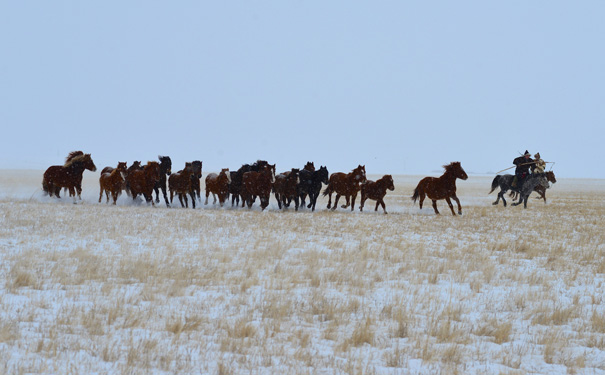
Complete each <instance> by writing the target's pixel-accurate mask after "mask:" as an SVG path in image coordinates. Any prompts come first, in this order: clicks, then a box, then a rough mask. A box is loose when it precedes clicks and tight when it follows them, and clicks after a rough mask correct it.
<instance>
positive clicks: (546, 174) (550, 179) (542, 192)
mask: <svg viewBox="0 0 605 375" xmlns="http://www.w3.org/2000/svg"><path fill="white" fill-rule="evenodd" d="M544 177H546V180H547V181H548V182H551V183H553V184H554V183H556V182H557V178H556V177H555V172H553V171H548V172H544ZM548 188H550V186H548V187H544V185H542V184H538V185H536V187H535V188H534V191H535V192H536V193H538V194H540V196H539V197H536V199H544V203H546V189H548ZM490 193H491V191H490ZM518 195H519V194H518V192H516V191H511V192H510V196H511V197H512V199H513V200H516V199H517V198H518Z"/></svg>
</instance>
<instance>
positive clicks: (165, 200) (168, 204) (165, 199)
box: [156, 186, 170, 207]
mask: <svg viewBox="0 0 605 375" xmlns="http://www.w3.org/2000/svg"><path fill="white" fill-rule="evenodd" d="M162 194H163V195H164V202H166V207H170V203H168V194H167V193H166V186H162ZM156 202H158V203H159V202H160V201H159V200H157V201H156Z"/></svg>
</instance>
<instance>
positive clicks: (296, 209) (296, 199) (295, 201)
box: [294, 195, 299, 211]
mask: <svg viewBox="0 0 605 375" xmlns="http://www.w3.org/2000/svg"><path fill="white" fill-rule="evenodd" d="M298 206H299V204H298V195H295V196H294V211H298Z"/></svg>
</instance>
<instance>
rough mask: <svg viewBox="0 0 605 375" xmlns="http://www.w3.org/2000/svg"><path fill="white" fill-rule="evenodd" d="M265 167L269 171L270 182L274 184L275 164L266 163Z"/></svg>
mask: <svg viewBox="0 0 605 375" xmlns="http://www.w3.org/2000/svg"><path fill="white" fill-rule="evenodd" d="M265 168H266V169H267V170H268V171H269V172H270V173H271V183H272V184H274V183H275V164H273V165H271V164H269V163H267V165H266V166H265Z"/></svg>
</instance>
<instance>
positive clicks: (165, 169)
mask: <svg viewBox="0 0 605 375" xmlns="http://www.w3.org/2000/svg"><path fill="white" fill-rule="evenodd" d="M158 159H159V160H160V179H159V180H158V181H157V182H156V183H155V186H154V187H153V189H154V190H155V203H160V189H162V194H164V202H166V207H170V203H169V202H168V195H167V194H166V176H170V174H171V173H172V171H171V169H172V160H170V156H162V155H159V156H158Z"/></svg>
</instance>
